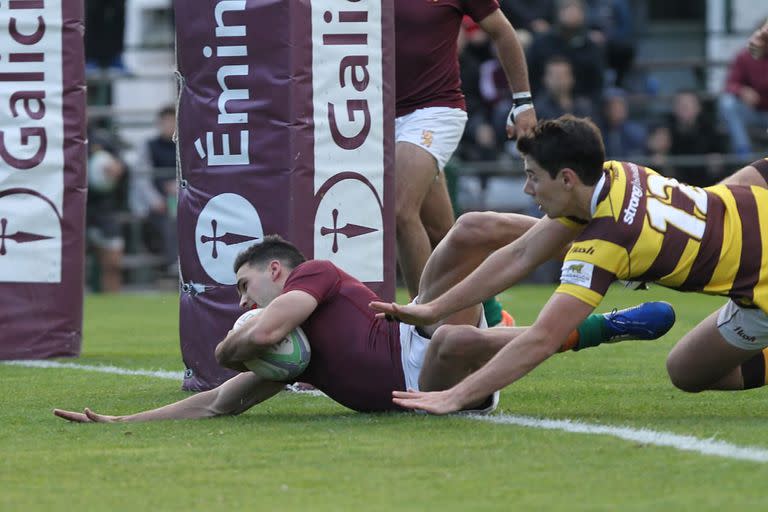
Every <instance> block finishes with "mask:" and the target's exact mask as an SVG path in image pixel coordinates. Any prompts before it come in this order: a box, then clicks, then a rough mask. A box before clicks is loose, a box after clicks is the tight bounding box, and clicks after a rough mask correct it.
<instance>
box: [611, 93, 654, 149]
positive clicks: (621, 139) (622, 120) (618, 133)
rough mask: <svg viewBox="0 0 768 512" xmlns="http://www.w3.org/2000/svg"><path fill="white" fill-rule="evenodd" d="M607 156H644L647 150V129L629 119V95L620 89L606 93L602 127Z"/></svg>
mask: <svg viewBox="0 0 768 512" xmlns="http://www.w3.org/2000/svg"><path fill="white" fill-rule="evenodd" d="M601 129H602V131H603V140H604V142H605V154H606V155H607V156H608V157H609V158H627V157H629V156H635V155H642V154H643V150H644V149H645V136H646V133H645V128H644V127H643V125H642V124H640V123H638V122H636V121H633V120H631V119H629V106H628V105H627V94H626V93H625V92H624V91H623V90H622V89H618V88H611V89H608V90H606V91H605V96H604V98H603V111H602V125H601Z"/></svg>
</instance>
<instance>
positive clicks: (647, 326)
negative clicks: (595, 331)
mask: <svg viewBox="0 0 768 512" xmlns="http://www.w3.org/2000/svg"><path fill="white" fill-rule="evenodd" d="M602 316H603V318H604V319H605V323H604V324H603V335H604V336H605V341H603V343H613V342H616V341H621V340H655V339H657V338H661V337H662V336H664V335H665V334H666V333H667V332H668V331H669V330H670V329H671V328H672V326H673V325H675V310H674V309H672V305H671V304H669V303H668V302H661V301H658V302H643V303H642V304H639V305H637V306H634V307H631V308H627V309H620V310H615V309H614V310H613V311H611V312H610V313H605V314H603V315H602Z"/></svg>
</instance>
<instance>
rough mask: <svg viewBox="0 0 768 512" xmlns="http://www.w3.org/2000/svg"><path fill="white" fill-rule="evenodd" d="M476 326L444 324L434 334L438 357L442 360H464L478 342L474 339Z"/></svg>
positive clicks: (433, 338) (432, 342)
mask: <svg viewBox="0 0 768 512" xmlns="http://www.w3.org/2000/svg"><path fill="white" fill-rule="evenodd" d="M474 329H475V328H474V327H471V326H469V325H443V326H441V327H439V328H438V329H437V330H436V331H435V333H434V334H433V335H432V341H430V343H431V344H435V345H436V346H435V349H436V354H437V357H438V358H439V359H440V360H441V361H453V360H463V359H465V358H467V357H468V356H469V355H471V351H472V348H473V346H474V345H476V343H474V342H473V340H472V331H473V330H474Z"/></svg>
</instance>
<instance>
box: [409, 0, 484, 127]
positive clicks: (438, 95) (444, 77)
mask: <svg viewBox="0 0 768 512" xmlns="http://www.w3.org/2000/svg"><path fill="white" fill-rule="evenodd" d="M498 8H499V3H498V2H497V0H395V96H396V102H397V113H396V115H397V116H398V117H400V116H404V115H406V114H409V113H411V112H413V111H414V110H416V109H419V108H426V107H451V108H460V109H462V110H466V106H465V103H464V94H462V92H461V80H460V79H459V57H458V46H457V43H456V40H457V38H458V36H459V28H460V27H461V20H462V18H463V17H464V15H465V14H466V15H468V16H470V17H471V18H472V19H473V20H475V21H476V22H480V21H482V20H483V19H484V18H486V17H487V16H488V15H489V14H491V13H493V12H494V11H495V10H496V9H498Z"/></svg>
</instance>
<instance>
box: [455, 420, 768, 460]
mask: <svg viewBox="0 0 768 512" xmlns="http://www.w3.org/2000/svg"><path fill="white" fill-rule="evenodd" d="M470 417H471V418H472V419H476V420H482V421H487V422H489V423H500V424H504V425H519V426H522V427H532V428H541V429H545V430H561V431H563V432H571V433H575V434H595V435H605V436H610V437H617V438H619V439H624V440H625V441H633V442H636V443H641V444H647V445H653V446H666V447H669V448H674V449H676V450H681V451H687V452H697V453H701V454H703V455H712V456H715V457H723V458H726V459H737V460H748V461H752V462H768V450H766V449H764V448H759V447H757V446H738V445H735V444H731V443H728V442H725V441H717V440H715V439H699V438H698V437H694V436H686V435H681V434H674V433H672V432H657V431H655V430H650V429H646V428H642V429H636V428H630V427H614V426H611V425H597V424H591V423H582V422H580V421H574V420H552V419H547V418H532V417H530V416H514V415H507V414H502V415H499V416H477V415H474V416H470Z"/></svg>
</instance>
